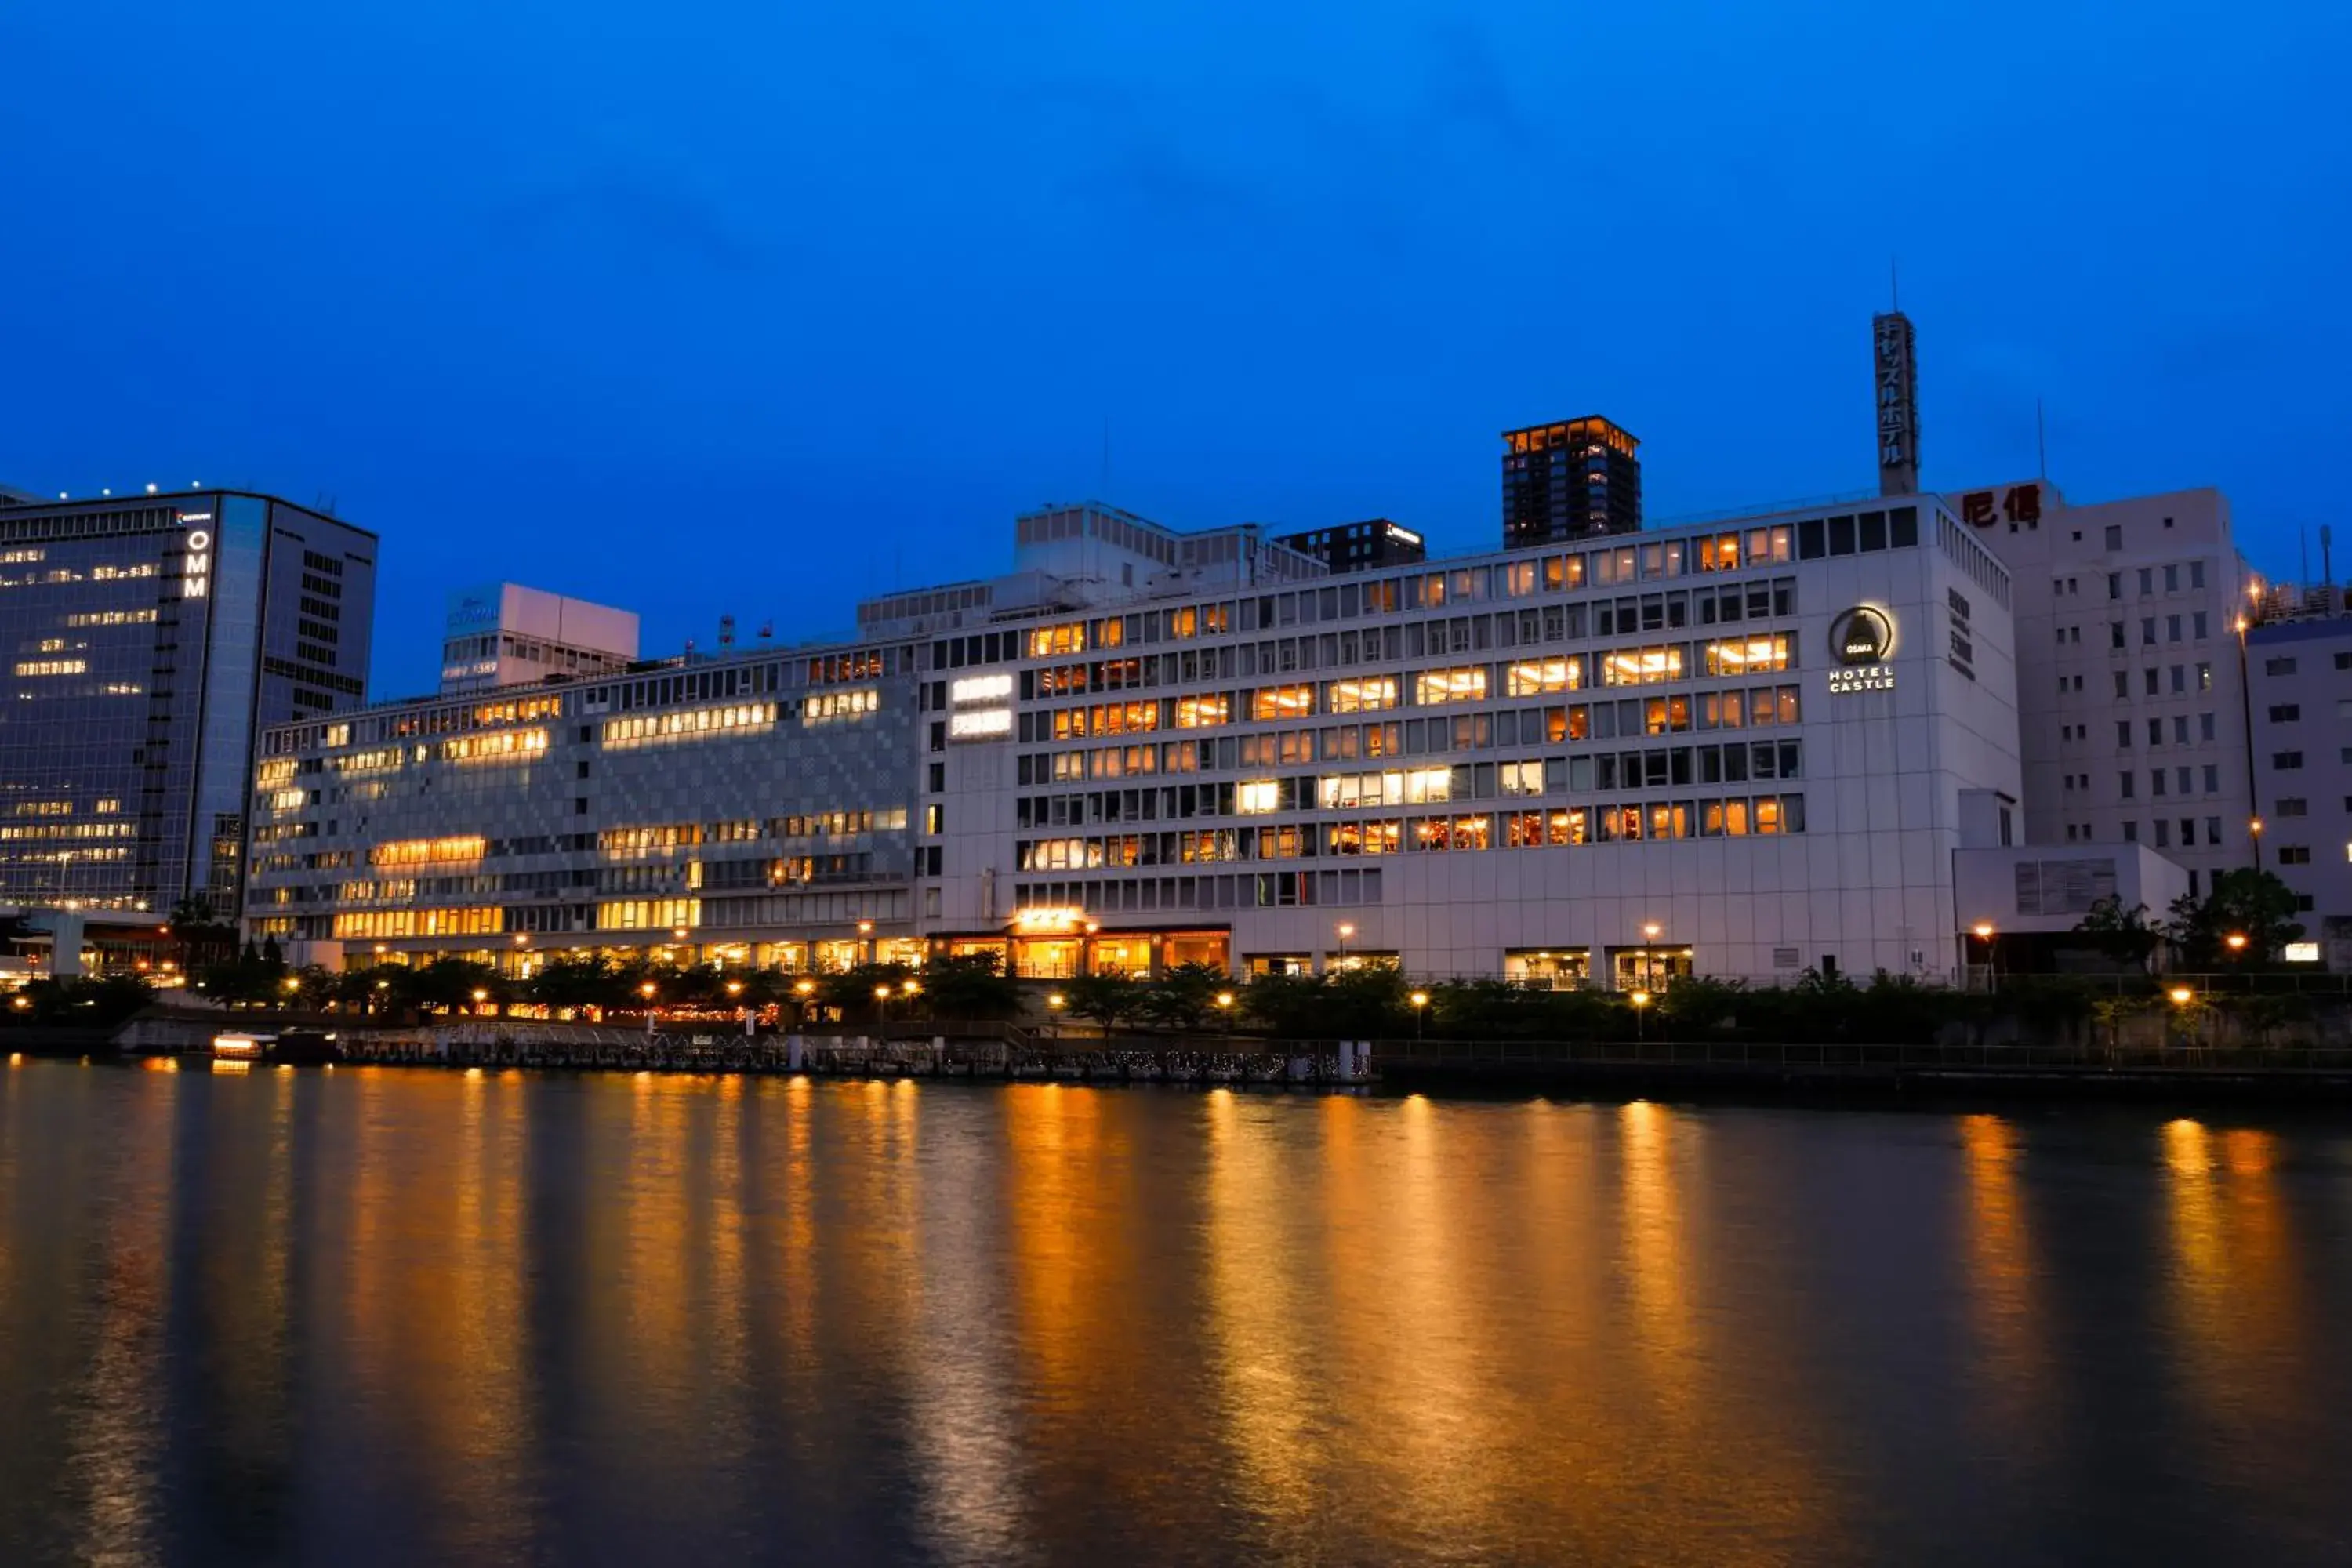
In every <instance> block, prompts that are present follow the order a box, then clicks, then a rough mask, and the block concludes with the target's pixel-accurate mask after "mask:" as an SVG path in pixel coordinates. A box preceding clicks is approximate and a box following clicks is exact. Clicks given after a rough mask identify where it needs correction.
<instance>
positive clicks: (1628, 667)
mask: <svg viewBox="0 0 2352 1568" xmlns="http://www.w3.org/2000/svg"><path fill="white" fill-rule="evenodd" d="M1684 658H1685V654H1684V647H1683V645H1682V644H1680V643H1670V644H1667V645H1665V646H1663V647H1621V648H1615V649H1612V650H1611V651H1610V652H1608V653H1604V654H1602V655H1601V685H1603V686H1652V685H1655V684H1656V683H1658V682H1659V681H1663V680H1680V679H1683V677H1684V676H1685V673H1686V671H1685V668H1684Z"/></svg>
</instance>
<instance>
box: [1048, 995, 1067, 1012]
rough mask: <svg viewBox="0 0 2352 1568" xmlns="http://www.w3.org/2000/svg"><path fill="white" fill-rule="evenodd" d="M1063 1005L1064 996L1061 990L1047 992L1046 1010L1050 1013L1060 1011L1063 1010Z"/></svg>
mask: <svg viewBox="0 0 2352 1568" xmlns="http://www.w3.org/2000/svg"><path fill="white" fill-rule="evenodd" d="M1062 1007H1063V997H1062V994H1061V993H1060V992H1058V991H1048V992H1046V993H1045V1011H1047V1012H1048V1013H1058V1012H1060V1011H1061V1010H1062Z"/></svg>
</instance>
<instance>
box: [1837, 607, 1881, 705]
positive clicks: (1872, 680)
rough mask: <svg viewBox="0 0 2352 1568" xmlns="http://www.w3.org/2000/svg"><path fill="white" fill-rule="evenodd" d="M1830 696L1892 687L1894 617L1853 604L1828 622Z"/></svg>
mask: <svg viewBox="0 0 2352 1568" xmlns="http://www.w3.org/2000/svg"><path fill="white" fill-rule="evenodd" d="M1830 657H1831V658H1832V659H1834V660H1835V661H1836V663H1835V665H1834V666H1833V667H1832V668H1831V670H1830V695H1831V696H1832V697H1844V696H1849V695H1852V694H1853V693H1854V692H1858V691H1892V690H1894V689H1895V666H1894V664H1893V662H1892V661H1893V659H1894V658H1895V618H1894V617H1893V616H1889V615H1888V614H1887V613H1886V612H1885V610H1882V609H1879V608H1877V607H1876V606H1875V605H1855V606H1854V607H1853V609H1851V610H1847V611H1846V612H1844V613H1843V615H1840V616H1838V617H1837V618H1836V619H1834V620H1832V621H1831V622H1830Z"/></svg>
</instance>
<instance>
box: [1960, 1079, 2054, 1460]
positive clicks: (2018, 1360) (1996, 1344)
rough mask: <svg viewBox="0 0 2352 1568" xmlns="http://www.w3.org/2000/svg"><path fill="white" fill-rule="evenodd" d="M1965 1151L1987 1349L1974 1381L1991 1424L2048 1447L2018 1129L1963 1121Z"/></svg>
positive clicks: (1974, 1302)
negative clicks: (1990, 1407)
mask: <svg viewBox="0 0 2352 1568" xmlns="http://www.w3.org/2000/svg"><path fill="white" fill-rule="evenodd" d="M1959 1123H1960V1145H1961V1148H1962V1150H1963V1151H1964V1152H1965V1153H1966V1156H1967V1173H1968V1180H1967V1183H1966V1184H1965V1185H1964V1186H1963V1187H1962V1188H1961V1189H1960V1192H1961V1195H1962V1197H1963V1198H1964V1200H1965V1203H1966V1212H1965V1215H1964V1224H1965V1234H1966V1236H1967V1239H1968V1266H1967V1268H1966V1269H1965V1271H1964V1274H1963V1278H1965V1279H1966V1280H1967V1282H1968V1286H1969V1302H1970V1307H1971V1310H1972V1314H1973V1318H1974V1321H1975V1323H1976V1330H1977V1334H1978V1337H1979V1342H1980V1343H1981V1346H1982V1349H1981V1352H1980V1357H1981V1359H1980V1362H1979V1366H1980V1368H1981V1371H1980V1372H1979V1375H1978V1376H1977V1377H1976V1378H1974V1379H1971V1383H1972V1384H1976V1385H1977V1386H1979V1388H1980V1390H1981V1391H1982V1392H1983V1393H1984V1394H1986V1395H1987V1396H1989V1397H1990V1400H1991V1401H1992V1402H1993V1404H1994V1405H1995V1406H1996V1408H1995V1409H1994V1410H1993V1412H1992V1413H1991V1415H1990V1420H1991V1421H1992V1422H1994V1423H1995V1424H1996V1425H1998V1426H2000V1428H2001V1429H2003V1430H2007V1431H2012V1432H2015V1433H2017V1434H2019V1436H2020V1437H2021V1439H2022V1440H2023V1441H2024V1442H2025V1443H2026V1444H2028V1445H2029V1446H2031V1447H2034V1448H2037V1449H2038V1448H2040V1447H2042V1445H2043V1440H2044V1436H2045V1433H2046V1425H2047V1417H2046V1413H2045V1411H2044V1409H2043V1404H2042V1394H2043V1393H2044V1391H2045V1389H2046V1386H2047V1373H2048V1370H2049V1369H2048V1366H2047V1364H2046V1352H2045V1348H2044V1346H2043V1344H2042V1341H2041V1339H2040V1338H2039V1337H2038V1335H2037V1333H2036V1329H2037V1327H2038V1325H2039V1321H2040V1320H2039V1316H2038V1311H2037V1306H2038V1304H2037V1302H2036V1300H2035V1296H2034V1287H2033V1269H2034V1264H2033V1253H2032V1235H2031V1232H2030V1230H2029V1228H2028V1225H2027V1219H2026V1214H2025V1205H2024V1200H2023V1198H2022V1196H2021V1194H2020V1191H2019V1181H2018V1171H2017V1163H2018V1159H2019V1155H2020V1148H2021V1140H2020V1138H2019V1135H2018V1131H2017V1128H2016V1127H2015V1125H2014V1124H2012V1123H2011V1122H2009V1121H2004V1120H2003V1119H2001V1118H2000V1117H1998V1116H1983V1115H1979V1116H1963V1117H1961V1118H1960V1119H1959Z"/></svg>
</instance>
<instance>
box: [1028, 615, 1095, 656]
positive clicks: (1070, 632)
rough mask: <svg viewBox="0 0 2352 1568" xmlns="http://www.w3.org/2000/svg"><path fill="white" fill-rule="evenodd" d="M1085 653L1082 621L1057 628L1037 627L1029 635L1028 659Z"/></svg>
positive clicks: (1083, 623) (1084, 631) (1085, 626)
mask: <svg viewBox="0 0 2352 1568" xmlns="http://www.w3.org/2000/svg"><path fill="white" fill-rule="evenodd" d="M1086 651H1087V624H1086V622H1084V621H1071V622H1069V623H1067V624H1066V625H1064V626H1039V627H1037V628H1036V629H1035V630H1034V631H1032V632H1031V633H1030V634H1029V657H1030V658H1046V657H1048V656H1050V655H1053V654H1057V653H1084V652H1086Z"/></svg>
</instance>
